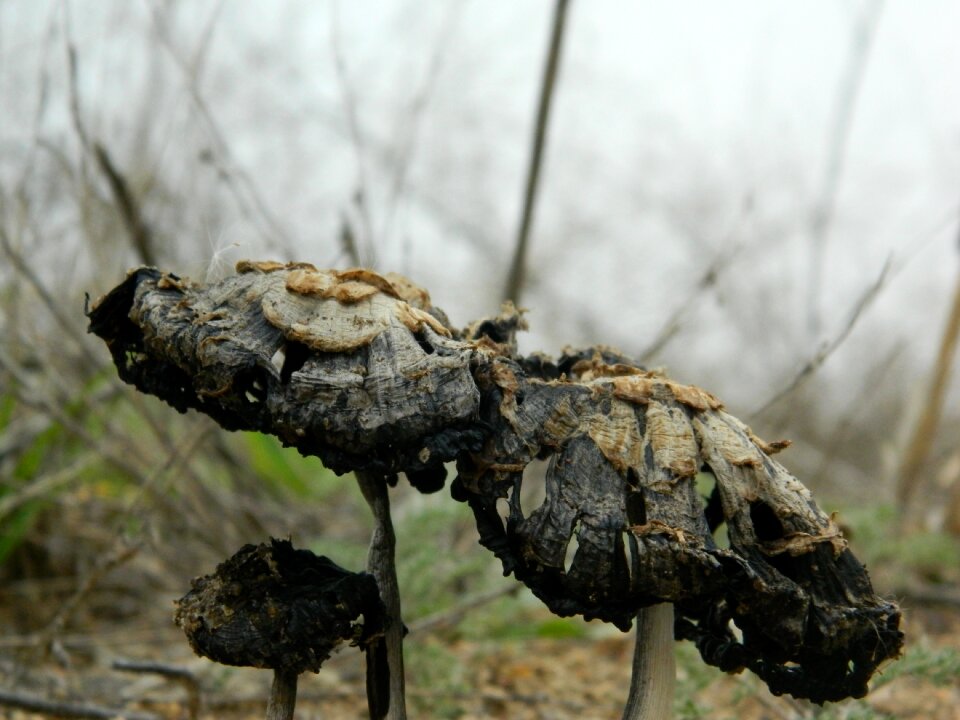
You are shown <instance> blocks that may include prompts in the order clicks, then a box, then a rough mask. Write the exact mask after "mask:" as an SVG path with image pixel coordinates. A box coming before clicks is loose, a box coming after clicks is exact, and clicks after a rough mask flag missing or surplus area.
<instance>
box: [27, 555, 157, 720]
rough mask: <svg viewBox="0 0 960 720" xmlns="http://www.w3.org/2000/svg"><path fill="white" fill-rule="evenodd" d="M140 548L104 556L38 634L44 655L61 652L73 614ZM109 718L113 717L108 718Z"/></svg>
mask: <svg viewBox="0 0 960 720" xmlns="http://www.w3.org/2000/svg"><path fill="white" fill-rule="evenodd" d="M138 550H139V548H138V547H137V546H135V545H127V544H125V543H118V544H117V545H116V546H115V547H114V548H113V549H112V550H110V551H109V552H108V553H107V554H106V555H104V556H102V557H101V558H100V559H99V560H98V561H97V563H96V565H95V566H94V567H93V569H92V570H90V572H88V573H87V575H86V577H84V579H83V581H82V582H81V583H80V585H79V586H78V587H77V589H76V590H75V591H74V593H73V595H71V596H70V597H69V598H68V599H67V601H66V602H64V603H63V605H61V606H60V609H59V610H57V614H56V615H54V616H53V619H52V620H51V621H50V622H49V623H48V624H47V626H46V627H45V628H44V629H43V630H41V631H40V632H39V633H38V634H37V641H38V646H39V650H40V652H41V653H42V654H43V655H47V654H48V653H50V652H54V651H57V650H59V649H60V648H58V647H56V644H57V637H58V636H59V634H60V633H61V632H62V631H63V628H64V627H65V626H66V624H67V623H68V622H69V621H70V618H71V617H73V614H74V613H75V612H76V611H77V608H79V607H80V604H81V603H82V602H83V601H84V599H86V597H87V595H89V594H90V591H91V590H93V588H94V587H95V586H96V585H97V583H99V582H100V580H101V579H103V577H104V576H105V575H106V574H107V573H109V572H110V571H111V570H113V569H114V568H116V567H119V566H120V565H122V564H123V563H125V562H127V560H129V559H130V558H132V557H133V556H134V555H136V553H137V551H138ZM108 717H113V716H112V715H111V716H108Z"/></svg>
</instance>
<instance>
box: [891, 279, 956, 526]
mask: <svg viewBox="0 0 960 720" xmlns="http://www.w3.org/2000/svg"><path fill="white" fill-rule="evenodd" d="M958 338H960V272H958V274H957V284H956V287H955V288H954V291H953V304H952V306H951V308H950V313H949V315H948V316H947V324H946V327H945V328H944V330H943V337H942V338H941V340H940V350H939V352H938V353H937V360H936V363H935V365H934V367H933V373H932V377H931V379H930V386H929V388H928V390H927V398H926V402H925V403H924V406H923V410H922V411H921V414H920V418H919V419H918V420H917V425H916V427H915V428H914V431H913V436H912V438H911V440H910V442H909V443H908V444H907V448H906V451H905V452H904V454H903V461H902V462H901V464H900V470H899V472H898V473H897V508H898V510H899V511H900V513H901V522H905V521H906V520H907V517H908V515H909V513H908V511H909V508H910V502H911V500H912V499H913V496H914V494H915V492H916V490H917V488H918V487H919V485H920V483H921V480H922V474H921V473H922V472H923V469H924V464H925V463H926V460H927V456H928V455H929V454H930V449H931V448H932V447H933V440H934V438H935V437H936V435H937V426H938V425H939V424H940V418H941V416H942V415H943V404H944V401H945V400H946V396H947V389H948V388H949V386H950V373H951V370H952V368H953V360H954V358H955V357H956V354H957V340H958Z"/></svg>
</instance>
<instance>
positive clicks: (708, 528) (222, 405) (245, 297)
mask: <svg viewBox="0 0 960 720" xmlns="http://www.w3.org/2000/svg"><path fill="white" fill-rule="evenodd" d="M523 327H524V322H523V319H522V317H521V316H520V315H519V314H518V313H517V312H516V311H515V310H514V309H513V308H512V306H509V305H507V306H505V307H504V309H503V312H501V314H500V315H499V316H496V317H493V318H489V319H486V320H482V321H478V322H476V323H474V324H472V325H471V326H470V327H469V328H468V329H467V330H466V331H462V332H458V331H456V330H455V329H454V328H452V327H451V326H450V325H449V323H448V322H447V321H446V318H445V316H444V315H443V313H442V312H440V311H439V310H437V309H436V308H433V306H432V305H431V303H430V299H429V295H428V294H427V293H426V292H425V291H424V290H422V289H420V288H418V287H417V286H416V285H414V284H413V283H411V282H410V281H408V280H406V279H404V278H401V277H400V276H395V275H392V276H391V275H380V274H377V273H374V272H373V271H370V270H348V271H335V270H317V269H316V268H314V267H313V266H310V265H307V264H304V263H295V264H281V263H262V262H261V263H256V262H249V261H245V262H242V263H240V265H239V266H238V274H236V275H234V276H232V277H230V278H227V279H225V280H223V281H221V282H219V283H216V284H213V285H208V286H201V285H194V284H192V283H190V282H188V281H185V280H182V279H180V278H177V277H176V276H174V275H171V274H168V273H162V272H160V271H158V270H155V269H152V268H141V269H138V270H135V271H132V272H131V273H130V275H128V277H127V280H126V281H125V282H124V283H122V284H121V285H120V286H118V287H117V288H116V289H114V290H113V291H111V292H110V293H109V294H108V295H106V296H105V297H104V298H103V299H101V300H100V301H98V303H97V304H96V305H95V307H94V308H93V310H92V311H91V312H90V329H91V331H92V332H94V333H96V334H97V335H99V336H100V337H102V338H103V339H104V340H105V341H106V342H107V344H108V346H109V348H110V351H111V354H112V356H113V358H114V361H115V364H116V365H117V368H118V372H119V373H120V376H121V377H122V378H123V379H124V380H126V381H127V382H130V383H132V384H134V385H135V386H137V387H138V388H139V389H141V390H143V391H145V392H150V393H152V394H155V395H158V396H159V397H161V398H163V399H164V400H166V401H167V402H169V403H170V404H171V405H173V406H174V407H176V408H177V409H179V410H180V411H185V410H186V409H188V408H193V409H197V410H200V411H201V412H206V413H207V414H209V415H211V416H212V417H214V418H215V419H216V420H217V421H218V422H219V423H220V424H221V425H223V426H224V427H226V428H228V429H248V430H258V431H261V432H268V433H272V434H274V435H277V436H278V437H279V438H280V439H281V440H282V441H283V442H284V443H286V444H288V445H292V446H294V447H296V448H297V449H298V450H299V451H300V452H302V453H304V454H310V455H317V456H319V457H320V458H321V459H322V460H323V461H324V463H326V464H327V466H328V467H330V468H332V469H333V470H335V471H337V472H346V471H350V470H370V471H374V472H380V473H384V474H392V473H396V472H401V471H402V472H405V473H406V474H407V476H408V477H409V478H410V480H411V482H413V484H414V485H415V486H417V487H419V488H420V489H422V490H425V491H431V490H437V489H439V488H440V487H442V485H443V480H444V477H445V470H444V465H443V464H444V463H447V462H450V461H454V460H455V461H456V463H457V470H458V477H457V479H456V480H455V482H454V483H453V486H452V488H451V491H452V494H453V496H454V497H455V498H456V499H457V500H460V501H463V502H466V503H468V504H469V506H470V508H471V509H472V511H473V513H474V516H475V519H476V523H477V528H478V531H479V533H480V542H481V543H482V544H483V545H484V546H485V547H487V548H488V549H490V550H491V551H493V552H494V553H495V554H496V555H497V557H498V558H499V559H500V560H501V562H502V564H503V568H504V572H505V573H507V574H509V573H513V574H514V575H515V576H516V577H517V578H518V579H519V580H521V581H522V582H524V583H525V584H526V585H527V586H528V587H530V589H531V590H532V591H533V592H534V593H535V594H536V595H537V597H539V598H540V599H541V600H542V601H543V602H544V603H545V604H546V605H547V606H548V607H549V608H550V609H551V610H552V611H553V612H555V613H557V614H560V615H573V614H579V615H582V616H584V617H585V618H587V619H592V618H598V619H601V620H604V621H607V622H611V623H614V624H615V625H617V627H620V628H621V629H627V628H629V627H630V624H631V622H632V618H633V617H634V615H635V614H636V613H637V611H638V609H640V608H642V607H646V606H648V605H653V604H656V603H660V602H670V603H673V604H674V607H675V613H676V623H675V633H676V636H677V637H678V638H681V639H689V640H692V641H693V642H695V643H696V645H697V647H698V648H699V650H700V653H701V655H702V657H703V658H704V660H705V661H706V662H708V663H710V664H712V665H716V666H718V667H719V668H721V669H723V670H725V671H728V672H732V671H740V670H743V669H745V668H748V669H750V670H751V671H753V672H755V673H756V674H757V675H759V676H760V677H761V678H763V679H764V681H766V683H767V684H768V686H769V687H770V689H771V691H772V692H774V693H777V694H780V693H790V694H792V695H794V696H796V697H804V698H810V699H812V700H814V701H815V702H824V701H828V700H831V701H832V700H839V699H842V698H845V697H850V696H852V697H859V696H862V695H863V694H864V693H865V692H866V690H867V682H868V680H869V678H870V676H871V675H872V673H873V672H874V670H875V669H876V668H877V667H878V666H879V665H880V663H882V662H883V661H885V660H887V659H889V658H894V657H896V656H897V655H898V654H899V652H900V649H901V647H902V644H903V636H902V634H901V633H900V631H899V621H900V613H899V610H898V608H897V607H896V605H895V604H893V603H891V602H888V601H886V600H884V599H882V598H879V597H878V596H877V595H876V594H875V593H874V591H873V588H872V586H871V584H870V580H869V577H868V575H867V572H866V570H865V569H864V567H863V566H862V565H861V563H860V562H859V561H858V560H857V559H856V558H855V557H854V556H853V554H852V553H851V551H850V549H849V547H848V546H847V543H846V541H845V540H844V539H843V537H842V535H841V533H840V531H839V529H838V528H837V525H836V523H835V522H834V521H833V519H832V518H831V517H829V516H828V515H826V514H825V513H823V512H822V511H821V510H820V509H819V508H818V507H817V505H816V503H815V502H814V500H813V498H812V497H811V495H810V493H809V491H808V490H807V489H806V488H805V487H804V486H803V485H802V484H801V483H800V482H799V481H798V480H797V479H796V478H794V477H793V476H792V475H790V473H789V472H788V471H787V470H786V469H784V467H783V466H781V465H780V464H779V463H778V462H776V461H775V460H774V459H773V458H772V457H771V455H773V454H775V453H776V452H778V451H780V450H782V449H783V448H784V447H785V446H786V444H787V443H784V442H773V443H767V442H764V441H762V440H761V439H760V438H758V437H757V436H756V435H755V434H754V433H753V432H752V431H751V430H750V429H749V428H748V427H747V426H746V425H744V424H743V423H742V422H740V421H739V420H737V419H736V418H735V417H733V416H732V415H730V414H728V413H727V412H726V411H725V410H724V407H723V405H722V403H721V402H720V401H719V400H718V399H717V398H716V397H715V396H713V395H712V394H710V393H709V392H707V391H705V390H703V389H701V388H698V387H696V386H693V385H685V384H682V383H678V382H675V381H673V380H671V379H669V378H667V377H665V376H664V375H662V374H658V373H654V372H649V371H646V370H644V369H642V368H640V367H637V366H636V365H635V364H634V363H633V362H632V361H631V360H630V359H629V358H627V357H625V356H623V355H621V354H620V353H618V352H617V351H615V350H613V349H611V348H606V347H597V348H587V349H585V350H580V351H572V350H571V351H567V352H565V353H564V354H563V355H562V356H561V357H560V358H559V359H557V360H553V359H551V358H549V357H546V356H544V355H540V354H535V355H530V356H525V357H524V356H520V355H519V354H518V353H517V350H516V343H515V333H516V331H517V330H519V329H522V328H523ZM535 459H546V460H549V465H548V468H547V471H546V478H545V485H546V487H545V490H546V493H545V499H544V500H543V501H542V503H540V504H539V505H538V506H537V507H533V508H525V507H524V506H523V504H522V502H521V491H522V489H523V488H524V483H525V478H526V482H530V478H529V476H530V475H531V473H530V472H529V471H527V472H526V473H525V470H527V468H528V466H529V465H530V463H531V462H533V461H534V460H535ZM698 477H699V478H700V480H701V482H702V481H703V480H704V479H705V478H709V479H711V480H712V484H713V488H712V491H711V493H710V495H709V497H707V498H704V497H702V496H701V495H700V493H699V492H698V490H697V479H698ZM504 505H505V509H504V510H503V512H501V510H500V509H499V507H498V506H504ZM721 526H725V528H726V535H727V537H728V538H729V540H728V542H727V543H724V544H720V543H718V541H717V540H716V539H715V533H716V531H717V530H718V529H719V528H720V527H721Z"/></svg>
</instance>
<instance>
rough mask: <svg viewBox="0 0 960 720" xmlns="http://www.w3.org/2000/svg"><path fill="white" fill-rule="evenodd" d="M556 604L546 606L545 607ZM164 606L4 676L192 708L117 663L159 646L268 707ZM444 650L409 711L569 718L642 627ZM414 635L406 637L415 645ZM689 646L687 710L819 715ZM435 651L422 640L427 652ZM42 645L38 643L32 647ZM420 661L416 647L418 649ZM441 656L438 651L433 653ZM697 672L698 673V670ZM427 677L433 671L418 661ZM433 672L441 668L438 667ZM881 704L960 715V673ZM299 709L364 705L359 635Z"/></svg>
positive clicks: (206, 715) (596, 712) (46, 693)
mask: <svg viewBox="0 0 960 720" xmlns="http://www.w3.org/2000/svg"><path fill="white" fill-rule="evenodd" d="M544 612H545V611H544ZM168 623H169V618H167V617H166V615H165V614H164V613H160V612H158V613H157V615H156V617H154V618H150V619H149V620H146V621H145V618H143V616H141V617H140V618H138V619H137V620H133V621H128V622H126V623H123V624H119V625H118V624H113V625H112V626H110V627H103V628H101V631H99V632H96V633H92V634H91V633H87V634H82V635H80V634H70V633H67V634H66V635H64V637H63V642H62V643H61V647H62V651H61V652H60V653H59V657H60V659H61V660H62V661H66V660H69V662H70V666H69V667H64V666H63V665H62V664H58V663H57V662H56V661H55V659H48V660H46V661H43V662H40V661H38V660H37V658H36V653H35V652H34V651H33V650H31V649H30V648H20V649H15V648H11V647H9V643H8V646H6V647H4V646H2V645H0V648H2V663H3V664H2V668H0V670H2V676H3V681H2V685H3V687H4V689H7V690H14V691H17V692H22V693H25V694H31V695H39V696H43V697H46V698H48V699H69V700H72V701H74V702H82V703H88V704H97V705H105V706H109V707H121V706H123V707H126V708H127V709H130V710H133V709H136V710H140V711H145V712H150V713H154V714H156V715H157V716H158V717H160V718H169V719H171V720H172V719H180V718H189V717H190V711H189V705H190V703H189V693H188V692H187V690H186V689H185V687H184V686H183V685H181V684H179V683H178V682H176V681H172V680H169V679H167V678H164V677H161V676H158V675H155V674H151V673H146V674H140V673H133V674H131V673H124V672H118V671H116V670H113V669H111V663H112V661H113V660H116V659H118V658H123V659H136V660H151V661H159V662H163V663H167V664H169V665H173V666H178V667H184V668H187V669H189V670H190V671H191V672H192V673H193V674H194V675H195V677H196V678H197V680H198V682H199V686H200V688H201V702H202V704H201V709H200V712H199V714H198V716H197V717H200V718H203V719H204V720H210V719H213V718H225V719H227V720H246V719H247V718H251V719H252V718H258V717H263V707H264V698H265V697H266V692H267V688H268V685H269V682H270V672H269V671H257V670H247V669H233V668H223V667H220V666H216V665H213V664H212V663H209V662H208V661H206V660H202V659H199V658H196V657H194V656H192V654H191V653H190V650H189V648H188V647H187V645H186V642H185V641H184V640H183V638H182V636H181V635H180V633H179V631H178V630H177V629H176V628H173V627H172V626H171V625H169V624H168ZM905 625H906V630H907V633H908V639H909V640H908V649H907V652H908V653H909V652H911V649H914V648H920V647H924V648H928V649H936V648H945V647H953V648H958V647H960V612H957V611H956V610H955V609H953V610H951V609H942V608H940V609H938V608H913V609H909V608H908V609H907V610H906V611H905ZM408 643H409V645H413V644H414V643H419V644H420V645H421V648H423V649H424V651H425V653H426V655H427V656H429V655H430V652H431V651H436V653H437V654H438V656H439V657H440V660H437V659H434V660H433V661H432V662H433V663H434V665H437V664H440V665H442V667H440V668H439V670H440V675H442V676H443V677H442V679H439V680H438V681H437V682H435V683H434V682H431V681H429V680H428V681H426V682H425V683H421V684H420V685H416V684H413V683H411V684H410V685H409V690H408V692H409V698H408V705H409V708H410V716H411V717H425V718H460V719H461V720H473V719H479V718H511V719H515V720H527V719H529V720H533V719H544V720H546V719H551V720H554V719H556V720H565V719H567V718H570V719H572V718H578V719H591V718H595V719H597V720H607V719H615V718H619V717H620V712H621V710H622V706H623V702H624V699H625V696H626V691H627V687H628V684H629V674H630V659H631V653H632V637H631V636H629V635H620V634H619V633H609V634H607V633H600V634H599V635H598V634H591V635H589V636H588V637H579V638H554V639H549V638H536V639H524V640H522V641H521V640H507V641H504V640H498V641H483V642H479V641H473V640H471V641H466V640H463V639H456V638H455V636H453V635H451V634H450V633H449V629H448V630H447V631H445V634H444V635H438V634H433V635H427V634H423V635H418V634H413V635H411V636H410V637H408ZM409 645H408V647H409ZM689 650H690V649H689V648H686V649H684V648H681V656H682V657H681V662H680V666H679V667H680V669H679V675H680V678H679V682H680V685H679V687H680V692H683V693H686V694H687V696H686V697H683V698H681V704H682V705H683V708H681V710H680V713H681V715H680V716H681V717H689V718H693V717H704V718H711V720H712V719H714V718H743V719H744V720H761V719H764V720H766V719H770V720H778V719H786V718H813V717H817V711H818V709H817V708H816V707H815V706H812V705H809V704H807V703H802V702H797V701H794V700H791V699H788V698H777V697H773V696H772V695H770V693H769V692H767V690H766V688H765V687H764V685H763V684H762V683H761V682H760V681H758V680H757V679H756V678H753V677H751V676H749V675H740V676H725V675H723V674H721V673H719V672H716V671H714V670H713V669H712V668H707V667H706V666H702V664H700V663H699V661H696V660H695V659H694V658H695V653H691V652H689ZM423 654H424V653H421V655H423ZM31 655H32V656H33V657H31ZM411 660H412V661H415V658H411ZM428 668H429V664H428ZM691 674H694V675H695V677H691ZM419 675H420V677H421V678H422V677H424V675H425V673H424V672H421V673H419ZM426 676H429V669H428V670H427V672H426ZM864 702H865V704H866V706H868V707H869V708H870V709H872V710H873V711H874V712H875V713H876V714H875V715H874V717H877V716H879V717H893V718H905V719H909V718H922V719H923V720H958V719H960V678H954V679H953V680H952V681H951V680H950V679H949V678H948V679H947V681H946V682H944V681H943V680H942V679H941V680H940V681H939V682H933V681H932V680H930V679H924V678H922V677H917V676H914V675H911V676H904V677H898V678H896V679H895V680H892V681H890V682H889V683H886V684H882V685H881V686H880V687H879V688H878V689H877V690H876V691H875V692H872V693H871V694H870V695H869V696H868V697H867V698H866V700H865V701H864ZM864 713H865V708H864V706H863V704H856V705H854V704H848V705H840V706H833V714H832V715H831V716H830V717H835V718H838V719H839V718H845V717H849V718H857V717H864ZM296 716H297V718H300V719H301V720H308V719H309V720H313V719H320V718H364V717H366V705H365V700H364V679H363V664H362V659H361V657H360V656H359V654H358V653H357V652H356V651H355V650H352V649H347V650H345V651H343V652H342V653H340V654H339V655H337V656H335V657H334V658H332V659H331V660H330V661H329V662H328V663H327V665H326V666H324V668H323V669H322V670H321V672H320V673H319V674H317V675H305V676H302V677H301V681H300V688H299V699H298V704H297V715H296ZM0 717H2V718H8V719H11V720H13V719H17V720H32V719H34V718H41V717H50V716H49V715H41V714H35V713H27V712H24V711H20V710H11V709H4V708H2V707H0Z"/></svg>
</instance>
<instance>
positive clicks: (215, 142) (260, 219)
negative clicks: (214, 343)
mask: <svg viewBox="0 0 960 720" xmlns="http://www.w3.org/2000/svg"><path fill="white" fill-rule="evenodd" d="M151 18H152V21H153V26H154V29H155V30H156V33H157V37H158V38H159V39H160V44H161V45H162V46H163V47H164V48H165V49H166V50H167V52H168V53H169V55H170V57H171V59H172V60H173V61H174V63H175V64H176V65H177V67H178V68H179V69H180V71H181V74H182V76H183V81H184V83H185V85H186V88H187V94H188V95H189V97H190V101H191V103H192V105H193V107H194V109H195V110H196V111H197V113H198V115H199V117H200V120H201V121H202V122H203V125H204V130H205V131H206V133H207V137H208V139H209V140H210V141H211V146H212V147H211V154H210V157H211V161H212V163H213V165H214V167H216V169H217V172H218V173H219V175H220V177H221V178H222V179H223V180H224V182H225V183H226V184H227V188H228V189H229V190H230V192H231V193H232V194H233V196H234V199H235V200H236V202H237V207H238V208H239V209H240V212H241V213H242V214H243V216H244V217H245V218H246V219H247V220H248V222H250V223H251V224H252V225H254V226H255V227H256V228H257V230H258V231H259V232H261V233H263V234H264V235H265V236H266V237H268V238H269V239H270V240H271V241H272V242H273V244H274V245H275V246H276V247H277V248H278V249H279V250H280V251H281V252H282V253H283V254H285V255H286V256H287V258H288V259H289V258H292V257H293V256H294V255H295V252H294V245H293V242H292V241H291V239H290V237H289V235H288V234H287V232H286V230H284V228H283V226H282V225H281V223H280V221H279V220H278V219H277V218H276V216H275V215H274V214H273V213H272V212H271V211H270V208H269V206H268V205H267V203H266V201H264V199H263V197H262V195H261V194H260V190H259V188H258V187H257V185H256V183H255V182H254V181H253V179H252V178H251V177H250V175H249V173H247V172H246V171H245V170H244V169H243V168H242V167H241V166H240V164H239V163H237V162H236V160H234V158H233V153H232V152H231V150H230V146H229V144H228V143H227V141H226V139H225V137H224V135H223V132H222V131H221V129H220V125H219V123H218V122H217V120H216V118H215V117H214V115H213V112H212V111H211V110H210V106H209V105H208V104H207V102H206V99H205V98H204V97H203V94H202V93H201V92H200V87H199V84H198V82H197V74H196V73H197V71H198V69H199V68H200V67H201V66H202V64H199V63H196V62H187V61H186V60H184V59H183V58H182V57H181V56H180V54H179V52H178V51H177V49H176V48H175V47H174V45H173V41H172V40H171V38H170V31H169V29H168V28H167V26H166V23H165V21H164V18H163V16H162V11H161V8H160V6H159V5H158V4H156V3H155V4H154V5H153V12H152V14H151ZM208 33H209V28H208V29H207V30H206V31H205V36H206V34H208ZM194 60H196V58H194Z"/></svg>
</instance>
